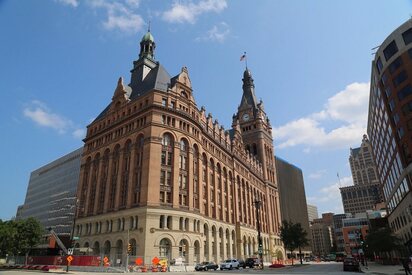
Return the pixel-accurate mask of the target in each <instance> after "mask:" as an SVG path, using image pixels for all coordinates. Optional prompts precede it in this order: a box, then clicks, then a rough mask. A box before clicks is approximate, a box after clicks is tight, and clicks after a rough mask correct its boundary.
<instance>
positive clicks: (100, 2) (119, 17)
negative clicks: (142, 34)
mask: <svg viewBox="0 0 412 275" xmlns="http://www.w3.org/2000/svg"><path fill="white" fill-rule="evenodd" d="M89 4H90V6H91V7H92V8H101V9H104V10H105V11H106V13H107V19H106V20H105V21H104V22H103V23H102V24H103V27H104V28H105V29H107V30H119V31H122V32H124V33H137V32H138V31H140V30H141V29H142V28H143V25H144V20H143V18H142V17H141V16H140V15H139V14H137V13H136V11H135V9H137V8H138V7H139V4H140V1H137V0H126V1H125V2H121V1H118V2H110V1H105V0H93V1H90V2H89Z"/></svg>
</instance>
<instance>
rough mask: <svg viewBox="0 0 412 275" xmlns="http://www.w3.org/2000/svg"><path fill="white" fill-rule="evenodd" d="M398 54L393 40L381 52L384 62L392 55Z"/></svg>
mask: <svg viewBox="0 0 412 275" xmlns="http://www.w3.org/2000/svg"><path fill="white" fill-rule="evenodd" d="M397 52H398V46H396V42H395V40H393V41H392V42H391V43H389V45H388V46H386V48H385V49H384V50H383V55H384V56H385V59H386V61H388V60H389V59H390V58H391V57H392V56H393V55H394V54H396V53H397Z"/></svg>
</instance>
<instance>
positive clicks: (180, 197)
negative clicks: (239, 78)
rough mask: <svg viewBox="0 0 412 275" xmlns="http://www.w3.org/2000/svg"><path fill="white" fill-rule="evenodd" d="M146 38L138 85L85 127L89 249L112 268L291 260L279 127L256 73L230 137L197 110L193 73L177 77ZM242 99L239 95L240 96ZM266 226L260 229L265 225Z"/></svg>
mask: <svg viewBox="0 0 412 275" xmlns="http://www.w3.org/2000/svg"><path fill="white" fill-rule="evenodd" d="M155 47H156V44H155V41H154V38H153V36H152V34H151V33H150V32H147V33H146V34H145V35H144V36H143V38H142V40H141V42H140V54H139V58H138V60H136V61H134V62H133V69H132V70H131V81H130V84H129V85H125V84H123V79H122V78H120V79H119V81H118V83H117V87H116V89H115V91H114V94H113V96H112V97H111V99H112V100H111V102H110V103H109V104H108V106H107V107H106V108H105V109H104V110H103V111H102V112H101V114H100V115H98V116H97V118H96V119H95V121H93V122H92V123H91V124H90V125H89V126H88V127H87V136H86V138H85V139H84V142H85V145H84V154H83V157H82V163H81V173H80V181H79V187H78V198H79V200H80V203H79V211H78V213H77V217H78V219H77V221H76V235H78V236H80V240H79V241H78V243H77V244H76V245H77V246H81V247H87V246H89V247H92V248H93V251H94V253H95V254H97V255H102V256H103V255H104V256H107V257H109V259H110V261H112V262H114V263H118V262H120V261H121V262H123V263H124V262H125V258H126V249H127V246H128V243H129V244H130V245H131V248H132V251H131V254H132V257H130V260H131V261H133V260H134V257H142V258H143V260H144V261H145V262H146V263H150V261H151V259H152V258H153V257H155V256H157V257H160V258H164V259H168V260H171V259H179V261H182V262H184V263H189V264H193V263H194V262H199V261H203V260H211V261H215V262H220V261H222V260H224V259H226V258H232V257H233V258H245V257H248V256H251V255H256V254H257V252H258V251H259V250H260V248H259V247H258V243H259V240H258V231H257V229H258V226H260V228H261V232H262V234H261V236H262V247H261V249H262V251H263V254H264V260H266V261H269V260H272V256H275V255H277V256H280V257H284V255H285V254H284V249H283V247H282V243H281V241H280V238H279V226H280V219H281V216H280V209H279V194H278V186H277V182H276V168H275V158H274V146H273V140H272V127H271V125H270V122H269V119H268V117H267V116H266V113H265V111H264V106H263V102H262V101H257V99H256V96H255V85H254V82H253V78H252V75H251V72H250V71H249V70H248V69H246V70H245V72H244V74H243V93H239V97H241V101H240V105H239V107H238V110H237V112H236V114H235V115H233V120H232V121H233V122H232V125H231V126H232V127H231V129H230V130H225V129H224V127H223V126H222V125H220V124H219V123H218V121H217V120H216V119H215V118H213V117H212V115H211V114H207V113H206V110H205V108H204V107H202V108H200V109H199V108H198V107H197V104H196V101H195V99H194V91H193V90H192V84H191V81H190V77H189V73H188V70H187V68H186V67H183V68H182V70H181V72H179V73H178V74H177V75H176V76H174V77H171V76H170V75H169V73H168V72H167V71H166V69H165V68H164V67H163V66H162V65H161V64H160V63H159V62H158V61H156V60H155V58H154V53H155V52H154V51H155ZM239 90H240V89H239ZM258 222H259V223H258Z"/></svg>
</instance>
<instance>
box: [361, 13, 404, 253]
mask: <svg viewBox="0 0 412 275" xmlns="http://www.w3.org/2000/svg"><path fill="white" fill-rule="evenodd" d="M371 69H372V72H371V86H370V98H369V114H368V126H367V128H368V136H369V138H370V141H371V144H372V148H373V155H374V157H375V160H376V163H377V167H378V173H379V179H380V181H381V182H382V184H383V193H384V198H385V201H386V204H387V210H388V222H389V225H390V227H391V228H392V230H393V231H394V232H395V233H396V234H397V235H398V236H399V237H400V238H402V240H403V242H404V243H405V244H406V245H407V246H409V249H410V251H412V214H411V213H412V211H411V209H412V193H411V188H412V184H411V171H412V154H411V152H412V96H411V95H412V20H408V21H407V22H405V23H404V24H402V25H401V26H400V27H398V28H397V29H396V30H394V31H393V32H392V33H391V34H390V35H389V36H388V37H387V38H386V39H385V40H384V41H383V42H382V44H381V45H380V46H379V48H378V49H377V51H376V53H375V58H374V60H373V61H372V68H371Z"/></svg>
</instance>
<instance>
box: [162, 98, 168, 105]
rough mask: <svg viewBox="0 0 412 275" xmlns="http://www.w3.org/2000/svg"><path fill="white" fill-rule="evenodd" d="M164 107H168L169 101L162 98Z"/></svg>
mask: <svg viewBox="0 0 412 275" xmlns="http://www.w3.org/2000/svg"><path fill="white" fill-rule="evenodd" d="M162 106H163V107H167V99H166V98H162Z"/></svg>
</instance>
